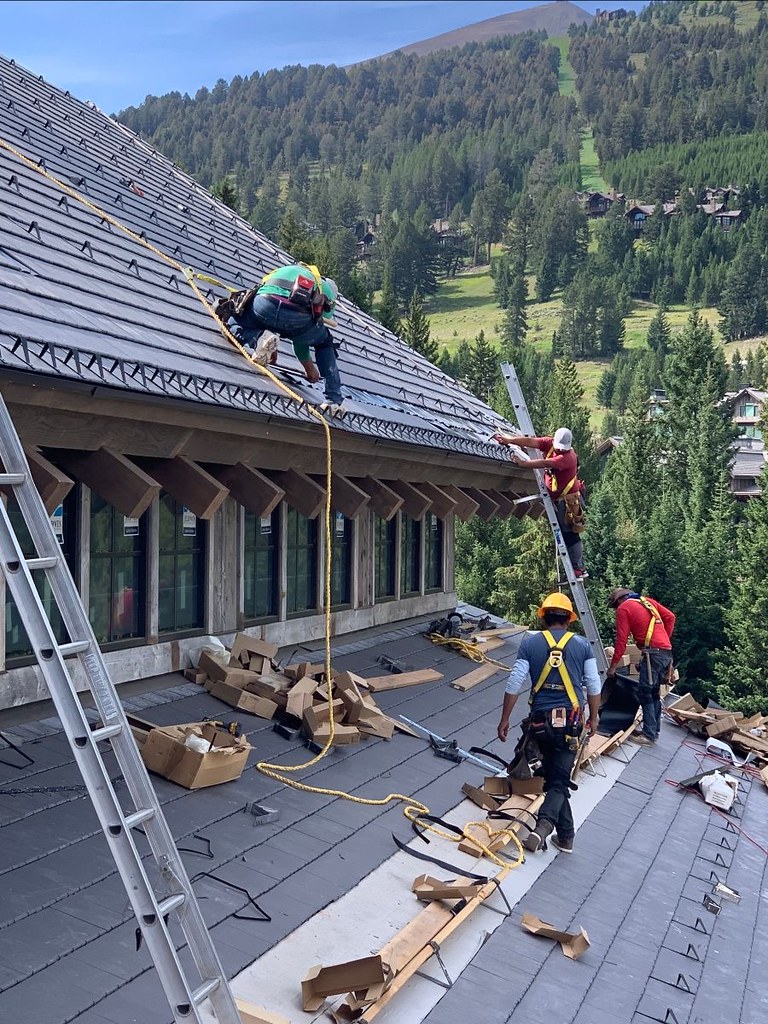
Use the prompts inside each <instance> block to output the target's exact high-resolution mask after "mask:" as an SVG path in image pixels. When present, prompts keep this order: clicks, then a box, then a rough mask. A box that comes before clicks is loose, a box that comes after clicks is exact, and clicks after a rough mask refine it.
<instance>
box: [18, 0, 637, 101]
mask: <svg viewBox="0 0 768 1024" xmlns="http://www.w3.org/2000/svg"><path fill="white" fill-rule="evenodd" d="M538 5H539V4H538V3H537V2H536V0H520V2H514V0H506V2H504V0H472V3H467V2H463V0H458V2H455V0H454V2H451V0H447V2H446V0H329V2H321V0H313V2H303V0H270V2H267V3H259V2H250V0H203V2H196V0H174V2H154V0H144V2H117V3H101V2H82V3H81V2H67V0H58V2H57V0H29V2H24V0H21V2H11V0H0V24H2V36H0V51H1V52H2V53H4V54H5V56H6V57H13V58H14V59H15V60H16V61H17V62H18V63H19V64H22V65H23V66H25V67H27V68H29V70H30V71H33V72H35V73H36V74H41V75H43V76H44V77H45V78H46V79H48V81H50V82H52V83H53V84H54V85H58V86H60V87H61V88H62V89H69V90H70V92H72V93H73V95H75V96H77V97H78V98H80V99H83V100H86V99H88V100H93V102H94V103H96V104H97V105H98V106H99V107H101V108H102V109H103V110H106V111H107V112H108V113H114V112H117V111H118V110H121V109H122V108H123V107H126V106H131V105H133V104H136V103H140V102H141V101H142V100H143V99H144V97H145V96H146V95H148V94H152V95H156V96H157V95H161V94H162V93H165V92H170V91H172V90H179V91H180V92H188V93H190V94H193V93H194V92H195V91H196V90H197V89H198V88H199V87H200V86H202V85H207V86H212V85H214V84H215V83H216V81H217V80H218V79H219V78H223V79H225V80H227V81H228V80H230V79H231V78H233V77H234V76H235V75H250V74H252V73H253V72H254V71H267V70H268V69H269V68H275V67H278V68H279V67H284V66H285V65H286V64H317V63H320V64H340V65H344V64H352V63H354V62H355V61H359V60H365V59H366V58H368V57H375V56H378V55H379V54H382V53H387V52H388V51H390V50H395V49H397V48H398V47H399V46H405V45H407V44H408V43H412V42H417V41H418V40H420V39H426V38H429V37H430V36H434V35H438V34H439V33H441V32H448V31H450V30H451V29H454V28H459V27H461V26H463V25H468V24H472V23H473V22H475V21H482V20H483V19H485V18H493V17H496V16H497V15H499V14H505V13H507V12H509V11H514V10H521V9H525V8H527V7H535V6H538ZM579 6H581V7H583V8H584V9H585V10H588V11H590V13H594V11H595V8H598V7H600V8H603V9H605V8H607V7H611V6H613V7H625V8H632V9H634V10H639V9H641V8H642V7H644V6H645V3H644V2H640V0H638V2H627V0H623V2H621V3H611V2H610V0H585V2H583V3H581V4H580V5H579Z"/></svg>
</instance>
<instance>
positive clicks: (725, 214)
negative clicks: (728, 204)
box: [715, 210, 741, 231]
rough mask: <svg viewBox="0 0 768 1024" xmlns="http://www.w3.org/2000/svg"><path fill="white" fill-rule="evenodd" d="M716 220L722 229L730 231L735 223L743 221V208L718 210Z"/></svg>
mask: <svg viewBox="0 0 768 1024" xmlns="http://www.w3.org/2000/svg"><path fill="white" fill-rule="evenodd" d="M715 220H716V221H717V223H718V224H719V225H720V229H721V230H722V231H730V230H731V228H732V227H733V226H734V225H735V224H739V223H741V210H718V211H717V213H716V214H715Z"/></svg>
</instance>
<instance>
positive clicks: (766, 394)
mask: <svg viewBox="0 0 768 1024" xmlns="http://www.w3.org/2000/svg"><path fill="white" fill-rule="evenodd" d="M745 395H746V396H747V397H749V398H754V400H755V401H756V402H764V401H765V400H766V399H767V398H768V391H760V390H759V389H758V388H750V387H744V388H740V389H739V390H738V391H726V393H725V396H724V400H725V401H726V402H728V403H732V402H735V401H736V400H737V399H738V398H741V397H742V396H745Z"/></svg>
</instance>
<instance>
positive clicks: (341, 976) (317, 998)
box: [301, 953, 386, 1012]
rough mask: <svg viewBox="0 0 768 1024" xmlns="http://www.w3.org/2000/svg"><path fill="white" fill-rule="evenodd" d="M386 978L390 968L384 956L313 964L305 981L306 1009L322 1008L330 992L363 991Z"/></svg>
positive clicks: (331, 994)
mask: <svg viewBox="0 0 768 1024" xmlns="http://www.w3.org/2000/svg"><path fill="white" fill-rule="evenodd" d="M385 980H386V972H385V968H384V964H383V963H382V959H381V956H380V955H379V954H378V953H376V954H374V956H366V957H363V958H362V959H360V960H350V961H348V962H347V963H343V964H334V965H333V966H332V967H323V966H321V965H320V964H318V965H317V966H316V967H310V969H309V971H308V972H307V974H306V975H305V977H304V978H303V980H302V982H301V995H302V1002H303V1006H304V1009H305V1010H306V1011H307V1012H313V1011H315V1010H319V1009H320V1007H321V1006H322V1005H323V1003H324V1002H325V999H326V996H334V995H340V994H341V993H342V992H359V991H360V990H365V989H369V988H370V987H371V986H372V985H380V984H382V983H383V982H384V981H385Z"/></svg>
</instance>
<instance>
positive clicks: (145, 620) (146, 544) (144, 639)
mask: <svg viewBox="0 0 768 1024" xmlns="http://www.w3.org/2000/svg"><path fill="white" fill-rule="evenodd" d="M95 500H96V501H103V502H104V504H105V505H107V506H108V507H109V508H111V509H112V514H113V524H112V525H113V528H114V516H115V515H117V516H122V518H123V519H127V518H128V517H127V516H124V515H123V513H122V512H120V511H119V510H118V509H116V508H115V506H114V505H111V504H110V503H109V502H108V501H107V500H106V499H105V498H102V497H101V495H99V494H98V493H97V492H96V491H94V490H93V489H91V493H90V501H89V507H88V518H87V530H88V548H87V550H88V566H87V573H86V575H87V577H88V590H87V594H88V598H87V602H86V601H84V604H86V611H87V614H88V619H89V621H91V619H90V606H91V595H92V592H93V586H92V574H93V565H94V561H95V560H96V559H101V558H105V557H107V556H104V555H96V556H95V557H94V553H93V543H92V528H93V515H94V512H93V505H94V501H95ZM151 531H153V527H152V520H151V517H150V511H149V510H147V511H146V512H144V513H143V514H142V515H141V516H140V517H139V533H138V537H139V538H140V541H141V543H140V546H139V550H138V552H137V553H136V554H137V556H138V557H137V562H138V567H139V573H138V574H139V586H138V587H137V592H138V593H139V595H140V601H141V604H140V608H139V615H138V619H137V623H138V627H139V628H140V629H143V630H144V632H143V633H142V634H141V635H140V636H136V637H127V638H125V639H121V640H105V641H104V642H101V641H99V639H98V637H97V638H96V639H97V643H98V644H99V647H100V648H101V650H102V651H119V650H125V649H127V648H130V647H146V646H148V645H149V644H150V643H151V642H152V638H151V637H150V587H149V554H150V548H151V545H152V543H153V540H154V538H151V537H150V532H151ZM112 541H113V542H114V535H113V537H112ZM109 557H110V558H112V559H113V558H114V557H115V555H114V553H113V554H112V555H110V556H109ZM118 557H127V556H118ZM110 624H111V614H110ZM91 628H93V625H92V626H91ZM95 632H96V630H95V629H94V634H95Z"/></svg>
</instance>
